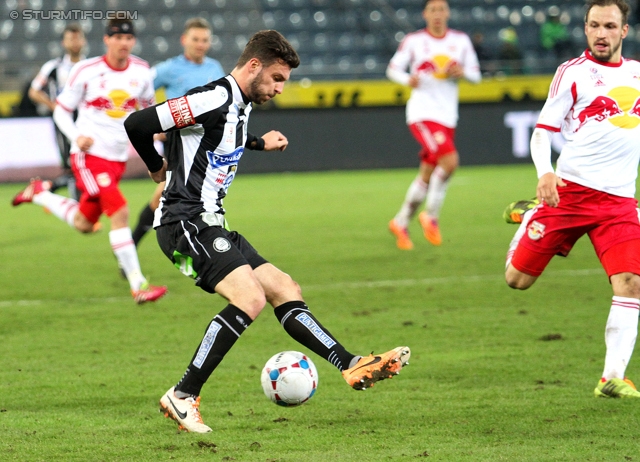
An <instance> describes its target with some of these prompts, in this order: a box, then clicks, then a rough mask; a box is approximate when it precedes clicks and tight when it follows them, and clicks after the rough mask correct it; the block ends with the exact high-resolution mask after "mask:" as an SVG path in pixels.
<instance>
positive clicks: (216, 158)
mask: <svg viewBox="0 0 640 462" xmlns="http://www.w3.org/2000/svg"><path fill="white" fill-rule="evenodd" d="M243 153H244V147H239V148H237V149H236V150H235V151H233V152H232V153H230V154H216V153H215V152H211V151H207V157H208V158H209V165H211V168H213V169H216V168H220V167H227V166H229V165H236V164H237V163H238V161H239V160H240V158H241V157H242V154H243Z"/></svg>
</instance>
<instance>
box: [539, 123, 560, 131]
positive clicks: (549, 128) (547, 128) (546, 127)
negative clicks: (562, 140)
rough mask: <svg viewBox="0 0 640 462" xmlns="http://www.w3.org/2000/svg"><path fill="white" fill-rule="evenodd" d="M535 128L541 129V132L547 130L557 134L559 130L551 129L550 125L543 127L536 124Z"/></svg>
mask: <svg viewBox="0 0 640 462" xmlns="http://www.w3.org/2000/svg"><path fill="white" fill-rule="evenodd" d="M536 128H542V129H543V130H548V131H550V132H559V131H560V128H556V127H552V126H550V125H544V124H536Z"/></svg>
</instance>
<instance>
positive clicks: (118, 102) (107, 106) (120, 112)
mask: <svg viewBox="0 0 640 462" xmlns="http://www.w3.org/2000/svg"><path fill="white" fill-rule="evenodd" d="M85 104H86V106H87V107H92V108H94V109H98V110H100V111H104V112H105V113H106V114H107V115H108V116H109V117H113V118H114V119H119V118H121V117H124V116H125V115H127V114H129V113H130V112H133V111H135V110H136V108H137V107H138V99H137V98H136V97H135V96H131V95H130V94H129V93H128V92H127V91H125V90H111V91H110V92H109V93H108V94H107V95H106V96H98V97H97V98H94V99H92V100H88V101H87V102H86V103H85Z"/></svg>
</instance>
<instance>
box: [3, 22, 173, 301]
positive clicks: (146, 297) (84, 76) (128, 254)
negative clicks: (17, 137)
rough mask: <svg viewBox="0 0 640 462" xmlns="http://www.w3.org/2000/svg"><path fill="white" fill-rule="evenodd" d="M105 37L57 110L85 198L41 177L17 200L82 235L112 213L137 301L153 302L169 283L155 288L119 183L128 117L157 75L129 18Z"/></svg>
mask: <svg viewBox="0 0 640 462" xmlns="http://www.w3.org/2000/svg"><path fill="white" fill-rule="evenodd" d="M103 41H104V44H105V46H106V53H105V54H104V55H103V56H98V57H95V58H90V59H85V60H83V61H80V62H78V63H77V64H76V65H75V66H74V67H73V68H72V69H71V72H70V73H69V78H68V79H67V83H66V84H65V87H64V89H63V91H62V93H60V95H59V96H58V98H57V100H56V108H55V110H54V113H53V119H54V121H55V123H56V125H57V126H58V128H60V130H61V131H62V132H63V133H64V134H65V135H66V136H67V138H69V140H71V142H72V146H71V168H72V171H73V174H74V176H75V179H76V185H77V189H78V191H79V192H80V200H79V201H75V200H73V199H69V198H67V197H64V196H60V195H57V194H54V193H52V192H51V191H49V188H50V186H51V182H49V181H42V180H40V179H35V180H32V181H31V183H30V184H29V186H27V188H26V189H24V190H23V191H21V192H20V193H18V194H17V195H16V196H15V197H14V199H13V205H14V206H16V205H19V204H22V203H25V202H33V203H34V204H37V205H40V206H42V207H45V208H46V209H48V210H49V211H51V213H52V214H53V215H55V216H56V217H58V218H59V219H60V220H62V221H64V222H66V223H67V224H69V225H70V226H72V227H74V228H76V229H77V230H78V231H80V232H81V233H91V232H92V231H93V230H94V229H95V226H96V223H98V220H99V219H100V216H101V215H102V214H103V213H104V214H106V215H107V216H108V217H109V219H110V220H111V230H110V232H109V242H110V243H111V248H112V249H113V253H114V254H115V256H116V259H117V261H118V264H119V266H120V268H122V269H123V271H124V272H125V274H126V276H127V280H128V281H129V285H130V288H131V293H132V295H133V298H134V300H135V301H136V302H137V303H145V302H152V301H155V300H157V299H159V298H160V297H162V296H163V295H164V294H165V293H166V291H167V288H166V287H161V286H160V287H158V286H151V285H149V283H148V281H147V280H146V278H145V277H144V276H143V275H142V271H141V269H140V263H139V260H138V253H137V251H136V247H135V245H134V243H133V239H132V237H131V229H130V228H129V209H128V207H127V202H126V199H125V198H124V196H123V194H122V192H121V191H120V187H119V183H120V179H121V177H122V175H123V173H124V171H125V167H126V162H127V158H128V146H129V140H128V138H127V134H126V132H125V130H124V121H125V119H126V118H127V116H128V115H129V114H130V113H132V112H134V111H136V110H138V109H141V108H145V107H148V106H151V105H153V103H154V95H155V92H154V88H153V79H152V78H151V72H150V70H149V64H148V63H147V62H146V61H144V60H142V59H140V58H138V57H137V56H133V55H131V49H132V48H133V46H134V45H135V43H136V38H135V32H134V27H133V23H132V22H131V21H129V20H124V19H113V20H110V21H109V23H108V25H107V28H106V31H105V35H104V37H103ZM76 109H77V110H78V118H77V119H76V120H75V121H74V120H73V116H72V114H73V111H75V110H76Z"/></svg>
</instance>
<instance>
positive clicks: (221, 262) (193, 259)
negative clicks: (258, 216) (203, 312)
mask: <svg viewBox="0 0 640 462" xmlns="http://www.w3.org/2000/svg"><path fill="white" fill-rule="evenodd" d="M156 237H157V238H158V244H160V248H161V249H162V251H163V252H164V254H165V255H166V256H167V257H168V258H169V259H170V260H171V261H172V262H173V264H174V265H175V266H176V267H177V268H178V269H179V270H180V271H181V272H182V273H183V274H184V275H186V276H189V277H192V278H193V279H195V281H196V285H197V286H198V287H200V288H201V289H202V290H205V291H207V292H209V293H215V287H216V285H218V283H219V282H220V281H222V280H223V279H224V278H225V277H226V276H227V275H228V274H229V273H231V272H232V271H233V270H234V269H236V268H238V267H240V266H243V265H250V266H251V268H253V269H255V268H257V267H258V266H260V265H263V264H265V263H267V260H265V259H264V258H262V257H261V256H260V255H259V254H258V252H257V250H256V249H254V248H253V246H252V245H251V244H249V241H247V240H246V239H245V238H244V237H243V236H242V235H241V234H239V233H237V232H236V231H228V230H226V229H224V228H223V227H221V226H210V225H208V224H207V223H205V222H204V221H202V218H201V217H198V218H196V219H194V220H189V221H179V222H176V223H170V224H168V225H162V226H160V227H158V228H156Z"/></svg>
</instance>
